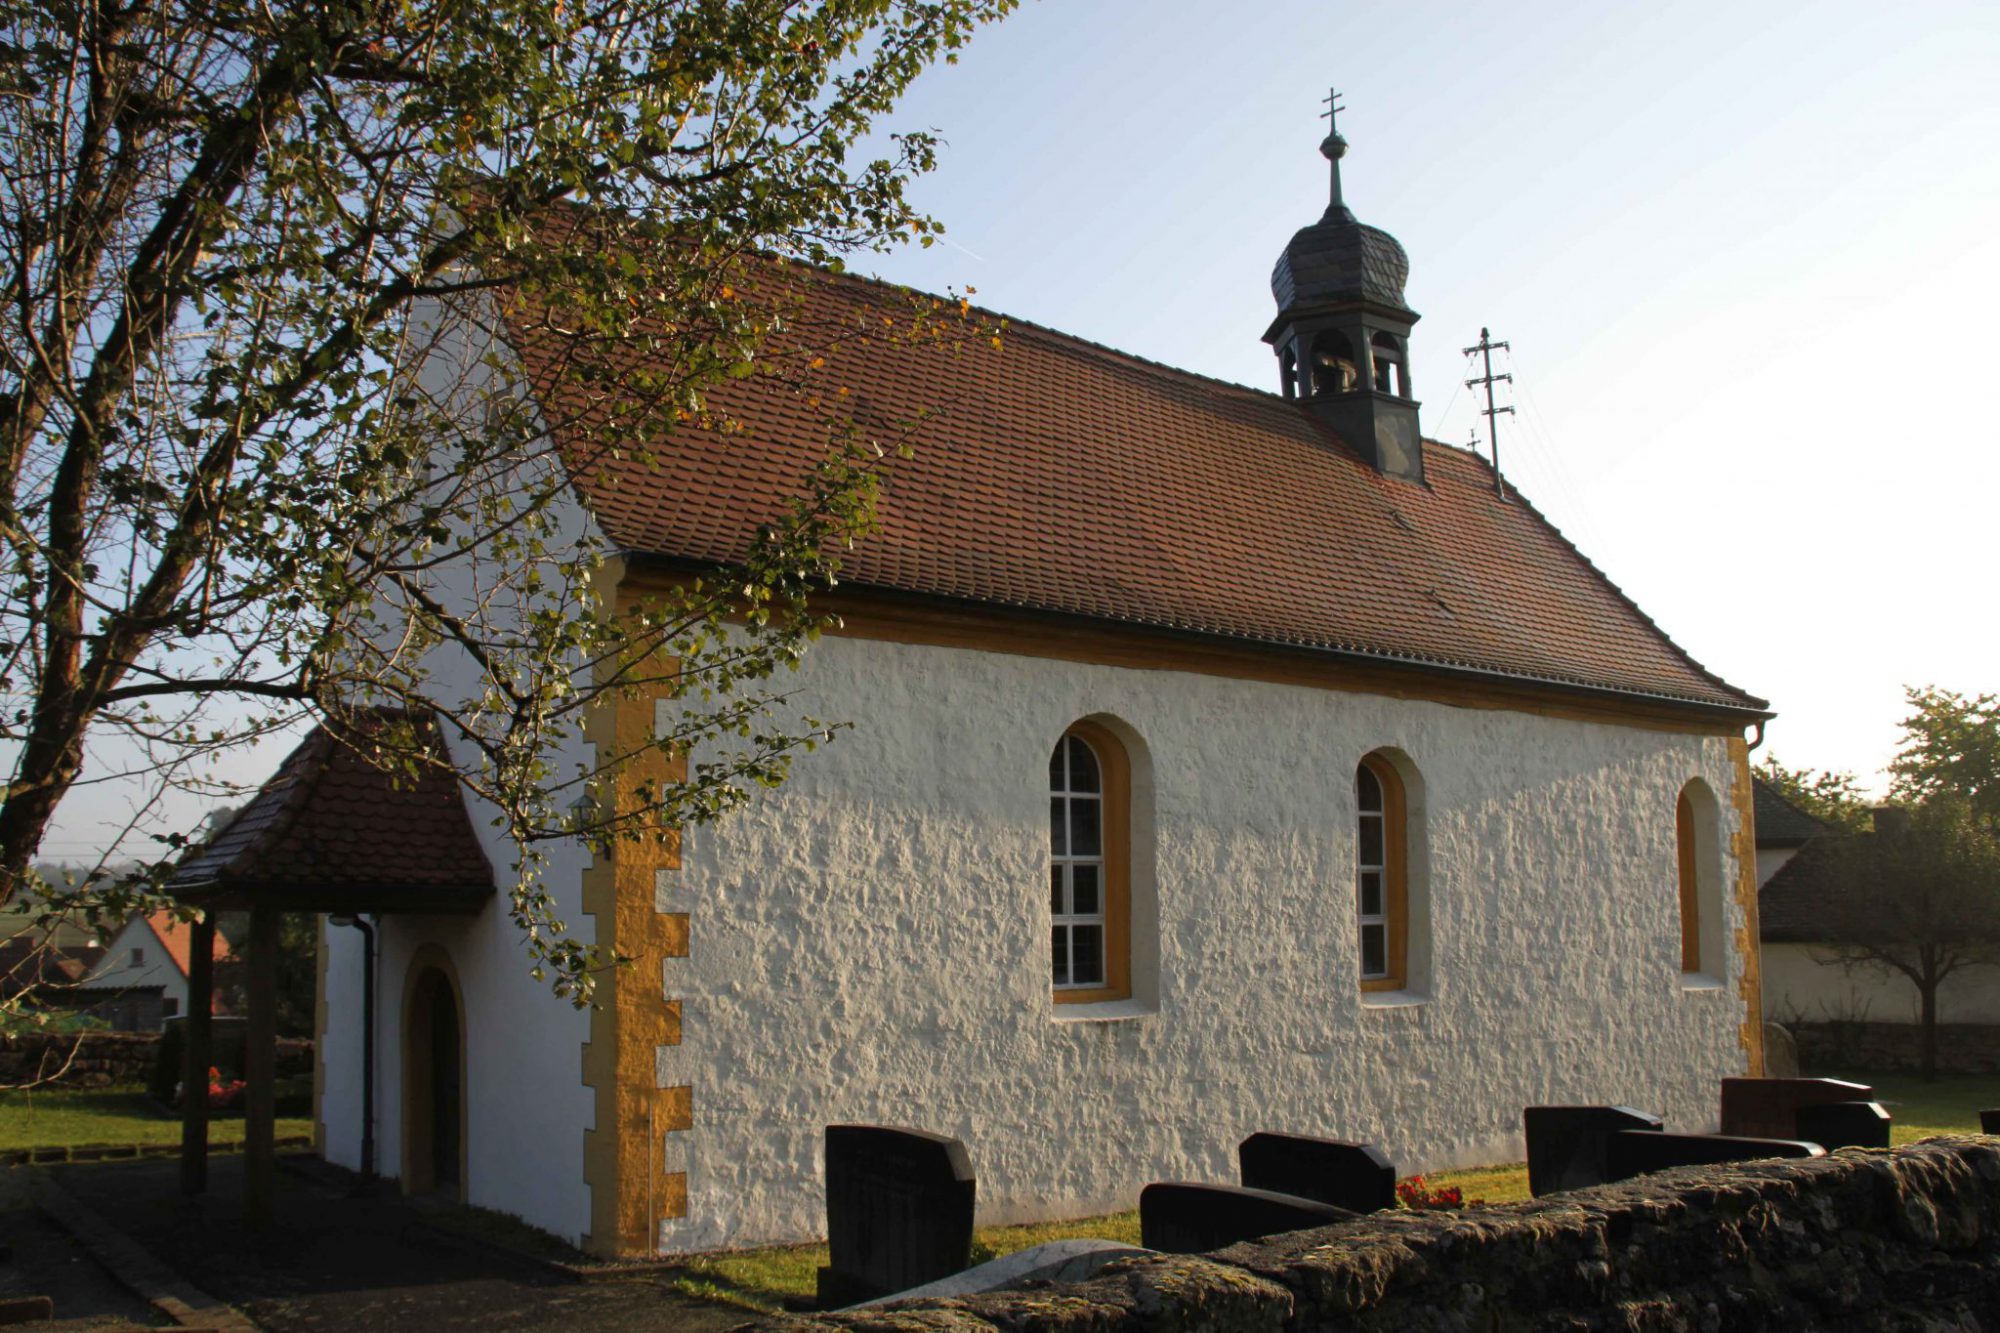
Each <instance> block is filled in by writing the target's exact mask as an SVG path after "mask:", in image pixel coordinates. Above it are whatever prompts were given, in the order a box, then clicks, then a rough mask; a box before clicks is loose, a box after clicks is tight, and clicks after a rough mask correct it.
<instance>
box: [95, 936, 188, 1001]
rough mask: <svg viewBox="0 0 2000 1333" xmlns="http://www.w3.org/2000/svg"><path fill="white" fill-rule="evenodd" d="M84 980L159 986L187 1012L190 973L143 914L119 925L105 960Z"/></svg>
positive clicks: (99, 983) (111, 985)
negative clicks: (138, 954) (137, 953)
mask: <svg viewBox="0 0 2000 1333" xmlns="http://www.w3.org/2000/svg"><path fill="white" fill-rule="evenodd" d="M134 949H138V950H140V951H141V957H140V961H139V962H137V963H134V962H133V961H132V951H133V950H134ZM83 984H84V985H86V986H91V987H101V988H105V989H112V988H115V989H119V990H131V989H134V988H138V987H150V986H158V987H159V988H160V998H161V999H162V1000H172V1001H173V1002H174V1006H173V1011H174V1013H176V1014H185V1013H186V1012H187V974H186V973H185V972H182V971H181V969H180V964H178V963H176V962H175V961H174V959H173V955H172V954H170V953H168V952H167V946H166V945H165V944H164V943H162V942H161V940H160V937H159V934H158V933H157V932H156V931H155V930H154V929H153V927H152V924H151V923H150V922H148V921H147V920H146V918H144V917H143V916H135V917H132V918H131V919H129V920H128V921H126V922H125V924H124V925H122V926H120V927H119V928H118V933H117V934H116V935H113V936H112V937H111V940H110V942H109V943H108V944H106V945H105V946H104V960H103V961H102V962H101V963H99V964H98V966H97V970H96V971H94V972H92V973H91V974H90V976H89V978H88V979H87V980H86V981H85V982H84V983H83Z"/></svg>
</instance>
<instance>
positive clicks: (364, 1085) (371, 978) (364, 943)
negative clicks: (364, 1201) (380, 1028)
mask: <svg viewBox="0 0 2000 1333" xmlns="http://www.w3.org/2000/svg"><path fill="white" fill-rule="evenodd" d="M328 920H330V921H331V922H332V923H333V924H334V925H336V926H352V927H354V928H355V929H356V930H358V931H360V932H361V1184H360V1188H359V1189H358V1190H357V1191H356V1193H359V1194H372V1193H374V1192H375V927H374V926H373V925H372V924H370V923H369V922H368V920H367V919H366V918H364V917H362V916H361V915H360V914H359V913H356V914H355V915H353V916H336V917H329V918H328Z"/></svg>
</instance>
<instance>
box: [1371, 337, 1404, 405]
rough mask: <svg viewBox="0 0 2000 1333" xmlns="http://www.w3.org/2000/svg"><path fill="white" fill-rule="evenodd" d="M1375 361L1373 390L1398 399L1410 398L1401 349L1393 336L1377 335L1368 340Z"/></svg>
mask: <svg viewBox="0 0 2000 1333" xmlns="http://www.w3.org/2000/svg"><path fill="white" fill-rule="evenodd" d="M1370 344H1371V346H1372V348H1373V351H1374V359H1375V388H1376V390H1377V391H1378V392H1381V393H1393V394H1395V395H1396V396H1397V397H1398V398H1408V397H1409V396H1410V380H1409V375H1408V373H1407V372H1406V371H1405V370H1404V369H1403V349H1402V348H1401V347H1400V346H1398V345H1397V343H1396V339H1395V337H1394V336H1393V335H1391V334H1387V333H1378V334H1376V335H1375V336H1374V338H1372V339H1370Z"/></svg>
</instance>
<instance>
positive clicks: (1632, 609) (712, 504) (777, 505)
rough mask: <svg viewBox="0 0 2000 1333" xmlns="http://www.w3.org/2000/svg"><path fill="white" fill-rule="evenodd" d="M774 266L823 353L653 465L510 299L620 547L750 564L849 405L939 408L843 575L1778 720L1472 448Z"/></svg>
mask: <svg viewBox="0 0 2000 1333" xmlns="http://www.w3.org/2000/svg"><path fill="white" fill-rule="evenodd" d="M782 282H783V284H784V286H785V288H786V289H787V290H788V291H789V292H790V293H791V294H792V296H793V297H794V298H795V299H796V300H797V301H798V302H799V306H798V309H797V311H796V313H795V314H794V315H793V316H792V318H791V319H790V321H789V327H788V330H787V332H786V334H784V335H783V336H782V337H781V339H780V340H779V343H778V345H777V346H776V347H775V348H774V351H776V352H778V353H780V354H782V352H783V351H784V350H785V349H786V345H787V344H789V346H790V347H791V348H792V350H796V349H797V348H799V347H806V348H812V349H814V350H816V351H819V352H820V355H821V356H823V359H824V364H823V365H819V366H817V367H816V368H815V369H813V370H812V371H811V372H809V374H808V375H807V376H806V378H805V380H804V381H803V382H799V381H797V380H792V381H790V382H788V381H787V380H786V379H781V378H780V377H777V376H766V375H755V376H752V377H750V378H748V379H744V380H740V381H731V382H727V383H724V384H723V385H721V386H720V387H718V388H717V389H716V390H715V391H714V392H713V393H712V395H711V396H710V400H709V406H710V407H711V409H712V410H714V411H715V412H716V413H718V414H722V415H726V416H727V417H729V418H733V419H734V422H735V423H737V424H738V425H740V428H741V429H740V431H739V432H735V433H728V432H723V431H719V430H714V429H703V428H698V427H692V426H689V427H683V428H681V429H679V430H677V431H675V432H674V433H673V434H672V435H671V436H670V437H669V438H668V439H667V440H666V441H665V443H664V444H663V445H661V446H659V447H657V448H656V449H654V450H653V451H652V452H653V455H654V456H653V457H652V458H651V459H649V460H646V461H639V460H637V459H633V458H629V457H628V458H623V459H616V460H609V461H604V460H594V461H592V462H591V463H589V464H588V465H584V464H582V463H581V462H579V460H581V459H583V458H585V457H586V456H588V450H589V448H590V438H589V431H590V427H591V425H592V423H593V421H594V420H595V418H596V413H595V412H594V411H593V410H592V409H591V408H589V407H588V406H584V405H583V403H584V400H583V398H582V397H581V394H582V391H581V390H579V389H577V388H576V387H575V386H574V384H573V382H572V381H571V380H570V379H569V378H568V377H567V375H566V371H565V369H564V368H565V367H566V366H568V365H569V364H570V358H571V357H572V356H573V355H574V353H573V351H572V349H571V348H570V347H569V345H568V344H567V341H566V337H565V335H564V334H563V333H562V332H560V331H559V329H558V328H557V325H559V323H560V321H550V320H547V319H546V318H545V316H544V315H543V314H542V313H541V312H540V311H539V310H538V309H535V308H525V309H523V308H518V307H517V308H515V309H513V310H511V311H510V314H509V317H508V324H507V328H506V330H505V336H506V337H507V338H508V340H509V341H510V342H511V344H512V345H513V347H514V348H515V350H516V351H517V353H518V354H519V355H520V356H521V358H522V361H523V364H524V366H525V368H526V371H527V375H528V379H529V382H530V384H531V386H532V387H533V388H534V390H535V392H536V393H537V396H538V399H539V401H540V402H541V403H542V404H543V406H544V409H545V411H546V413H547V415H548V416H549V418H550V419H551V421H553V422H556V423H558V425H557V430H558V435H559V436H561V437H566V438H564V440H563V442H564V445H565V448H566V449H567V450H568V452H569V456H570V458H571V460H572V475H573V477H574V479H575V482H576V485H577V488H578V490H579V492H580V493H581V495H582V497H583V499H584V500H585V502H586V503H587V504H588V506H589V507H590V509H591V510H592V511H593V512H594V513H595V515H596V516H597V518H598V520H599V522H600V523H601V524H602V526H603V528H604V530H605V532H606V534H607V535H608V537H609V538H610V539H611V540H612V541H613V542H615V543H616V544H618V545H619V546H620V547H621V548H623V549H625V550H626V551H628V552H638V553H645V554H647V555H651V556H658V557H665V558H667V559H669V560H675V561H687V562H705V563H728V562H730V561H732V560H735V559H739V558H740V557H741V555H742V554H743V552H744V551H745V550H746V549H747V544H748V542H749V541H750V539H751V537H752V534H753V533H754V532H755V530H756V528H757V525H758V524H759V523H761V522H764V521H766V520H768V519H770V518H772V517H774V516H775V515H776V514H778V513H779V512H780V511H781V509H782V507H783V506H784V505H785V503H786V502H787V500H788V499H789V498H790V497H792V496H793V495H794V494H796V493H797V491H798V489H799V487H800V485H801V482H802V479H804V478H805V477H806V476H807V474H808V472H809V470H810V468H811V466H812V465H813V463H814V462H815V461H816V460H817V459H819V458H820V457H821V456H822V455H823V454H824V453H825V451H826V449H827V447H828V444H829V438H830V437H829V432H828V429H827V427H826V424H825V418H826V415H827V411H828V410H829V408H828V406H827V405H830V404H838V406H839V407H840V408H842V409H843V410H846V411H849V412H851V413H852V416H853V418H854V420H855V422H856V423H857V424H858V425H859V426H860V427H861V428H862V429H863V430H864V431H866V432H867V433H868V434H869V435H870V436H872V437H874V438H876V439H879V440H884V441H890V440H901V439H903V438H904V437H905V433H906V426H907V423H909V422H911V421H915V420H918V419H919V418H925V419H924V420H923V421H922V424H921V425H920V426H918V427H916V428H915V430H914V433H911V434H909V437H908V438H909V440H910V443H911V445H912V447H913V449H914V454H913V455H912V456H911V457H908V458H892V459H890V460H889V461H888V462H887V463H886V464H885V466H884V475H885V481H884V485H883V488H882V492H881V499H880V504H879V516H880V520H881V530H880V531H879V532H877V533H874V534H871V535H869V536H867V537H865V538H863V539H862V540H861V541H860V542H859V543H858V544H857V546H856V549H855V550H854V551H853V552H852V553H851V555H849V556H848V557H846V559H845V563H844V568H843V570H842V581H843V583H844V584H846V585H847V586H848V587H850V588H853V587H855V586H856V585H859V586H861V587H862V588H872V589H879V590H886V591H891V592H896V593H904V594H917V595H921V596H927V597H935V598H947V599H954V600H957V601H961V602H969V603H975V604H986V605H991V606H996V607H1010V608H1025V609H1029V610H1033V611H1039V612H1047V613H1058V614H1062V615H1070V616H1079V617H1086V618H1090V619H1093V620H1098V621H1103V622H1114V623H1119V624H1124V625H1131V626H1144V627H1150V628H1153V629H1159V630H1168V631H1178V632H1187V633H1194V634H1198V635H1206V636H1220V637H1223V638H1227V639H1231V640H1236V641H1248V642H1251V643H1258V644H1269V645H1278V646H1284V647H1287V648H1295V649H1307V650H1321V651H1333V652H1338V653H1342V654H1351V655H1356V656H1360V657H1364V658H1370V659H1378V660H1384V661H1388V662H1401V663H1411V664H1423V665H1426V666H1430V667H1443V668H1447V669H1452V670H1458V671H1466V672H1473V673H1479V674H1493V675H1499V676H1502V677H1508V678H1514V679H1519V680H1524V681H1529V682H1540V683H1544V684H1549V685H1555V686H1560V687H1568V688H1577V689H1584V690H1591V691H1609V692H1612V693H1615V694H1622V695H1637V696H1646V697H1649V698H1651V699H1655V700H1666V701H1670V702H1674V703H1682V704H1688V705H1694V706H1698V707H1702V708H1705V709H1722V710H1727V711H1729V712H1738V711H1741V712H1744V713H1754V714H1757V715H1760V716H1761V715H1763V714H1764V701H1763V700H1761V699H1758V698H1755V697H1753V696H1751V695H1749V694H1746V693H1745V692H1743V691H1742V690H1739V689H1737V688H1736V687H1734V686H1732V685H1730V684H1728V683H1727V682H1725V681H1723V680H1722V679H1720V678H1719V677H1717V676H1716V675H1714V674H1713V673H1711V672H1709V671H1707V670H1706V669H1704V668H1703V667H1702V666H1701V665H1700V664H1699V663H1697V662H1696V661H1694V660H1693V659H1692V658H1691V657H1689V656H1688V655H1687V654H1686V653H1685V652H1683V651H1682V650H1681V649H1680V648H1679V647H1678V646H1676V645H1675V644H1674V643H1673V642H1672V641H1671V640H1669V639H1668V638H1667V636H1666V635H1665V634H1664V633H1663V632H1662V631H1661V630H1660V629H1659V628H1658V627H1657V626H1656V625H1654V624H1653V622H1652V621H1651V620H1650V619H1648V618H1647V616H1646V615H1645V614H1644V613H1643V612H1641V611H1640V610H1639V609H1638V607H1637V606H1635V605H1634V604H1633V603H1632V602H1631V601H1630V600H1629V599H1628V598H1626V597H1625V596H1624V594H1623V593H1621V592H1620V591H1619V590H1618V589H1617V588H1616V587H1615V586H1613V585H1612V584H1611V582H1610V581H1609V580H1608V579H1606V578H1605V577H1604V576H1603V575H1602V574H1601V573H1600V572H1599V571H1598V570H1597V569H1596V568H1594V567H1593V566H1592V565H1591V564H1590V562H1589V561H1587V560H1586V559H1585V558H1584V557H1583V556H1582V555H1581V554H1580V553H1579V552H1578V551H1577V550H1576V548H1575V547H1573V546H1572V545H1570V543H1569V542H1568V541H1567V540H1565V539H1564V538H1563V536H1562V535H1561V534H1560V533H1558V532H1557V531H1556V530H1555V529H1554V528H1553V527H1552V526H1551V525H1550V524H1549V523H1548V522H1547V520H1545V519H1544V518H1543V517H1542V516H1541V515H1540V514H1539V513H1537V512H1536V511H1535V509H1534V508H1533V507H1532V506H1531V505H1529V504H1527V503H1526V502H1525V501H1521V500H1519V499H1518V498H1516V499H1514V500H1513V501H1512V502H1503V501H1502V500H1500V499H1499V498H1497V497H1496V496H1495V494H1494V487H1493V477H1492V474H1491V472H1490V471H1489V469H1488V468H1487V467H1486V465H1485V464H1484V462H1483V461H1481V460H1480V459H1478V458H1477V457H1475V456H1473V455H1471V454H1468V453H1466V452H1464V451H1461V450H1458V449H1453V448H1449V447H1446V446H1443V445H1439V444H1437V443H1434V442H1428V441H1427V442H1426V443H1425V445H1424V472H1425V475H1426V478H1427V481H1426V482H1425V483H1424V484H1421V485H1419V484H1412V483H1409V482H1405V481H1401V480H1397V479H1394V478H1389V477H1384V476H1382V475H1380V474H1378V473H1377V472H1375V471H1374V469H1373V468H1371V467H1370V466H1368V465H1367V464H1366V463H1365V462H1363V461H1362V459H1361V458H1360V457H1359V456H1358V455H1356V454H1355V453H1354V452H1352V451H1351V450H1349V449H1348V448H1347V447H1346V446H1345V445H1343V444H1342V443H1341V441H1340V440H1339V439H1338V438H1336V437H1335V436H1334V435H1333V434H1332V432H1331V431H1330V430H1329V429H1328V428H1327V427H1326V426H1324V425H1323V424H1321V423H1320V422H1319V421H1317V420H1316V419H1315V418H1314V417H1313V416H1312V415H1310V414H1309V413H1308V412H1307V411H1306V410H1305V409H1304V408H1303V407H1301V406H1300V405H1299V404H1297V403H1294V402H1290V401H1287V400H1286V399H1284V398H1282V397H1279V396H1278V395H1276V394H1271V393H1261V392H1257V391H1255V390H1251V389H1247V388H1244V387H1241V386H1239V385H1235V384H1228V383H1224V382H1221V381H1217V380H1213V379H1208V378H1204V377H1202V376H1199V375H1194V374H1190V373H1188V372H1185V371H1180V370H1175V369H1171V368H1169V367H1166V366H1161V365H1157V364H1154V363H1151V362H1147V361H1144V360H1141V359H1139V358H1137V357H1133V356H1128V355H1125V354H1122V353H1119V352H1115V351H1111V350H1109V349H1107V348H1104V347H1100V346H1097V345H1095V344H1092V343H1089V342H1085V341H1083V340H1081V339H1078V338H1074V337H1070V336H1067V335H1064V334H1061V333H1057V332H1054V331H1052V330H1048V329H1044V328H1039V327H1036V326H1034V325H1028V324H1020V323H1015V324H1013V325H1011V327H1009V328H1008V329H1007V331H1006V333H1005V335H1004V337H1003V339H1002V342H1001V345H1000V346H999V347H997V348H995V347H993V346H990V345H989V344H988V343H987V342H986V341H984V340H983V339H973V340H969V341H967V342H965V344H964V345H962V346H957V345H952V344H948V343H942V342H933V341H925V340H917V341H915V342H914V343H912V342H911V341H909V340H902V341H899V340H897V339H894V338H892V337H890V336H887V335H886V334H885V333H884V330H885V328H887V327H888V326H889V325H891V324H896V325H904V324H907V323H908V322H909V319H910V313H911V309H912V305H913V303H916V304H927V303H928V302H929V301H930V298H925V297H922V296H921V295H920V294H916V293H912V292H909V291H907V290H906V289H901V288H896V287H892V286H888V285H886V284H881V283H875V282H870V281H866V280H862V279H856V278H852V277H846V276H836V275H832V274H828V273H824V272H820V271H817V270H810V269H803V268H790V269H787V270H785V271H784V276H783V278H782ZM946 309H947V310H948V311H949V310H950V309H951V307H946ZM974 313H975V317H976V316H977V315H979V314H981V313H983V312H974ZM987 317H988V318H990V319H992V320H994V321H998V319H999V318H1000V317H999V316H987ZM821 349H823V350H821ZM774 359H783V358H782V355H780V356H779V357H776V358H774ZM843 389H845V390H846V391H847V392H846V394H845V395H842V394H841V393H840V391H841V390H843ZM815 399H818V400H819V402H820V404H821V405H820V406H815V403H814V400H815Z"/></svg>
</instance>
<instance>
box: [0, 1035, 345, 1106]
mask: <svg viewBox="0 0 2000 1333" xmlns="http://www.w3.org/2000/svg"><path fill="white" fill-rule="evenodd" d="M160 1041H161V1034H160V1033H157V1032H82V1033H78V1032H27V1033H16V1034H10V1035H4V1036H0V1087H8V1086H20V1085H22V1084H26V1083H32V1082H36V1081H38V1080H41V1079H50V1078H52V1080H53V1083H54V1085H55V1086H56V1087H61V1088H104V1087H112V1086H119V1087H124V1086H128V1085H131V1084H151V1083H152V1082H153V1072H154V1067H155V1065H156V1064H157V1062H158V1060H159V1049H160ZM237 1044H238V1046H240V1045H241V1041H240V1039H239V1040H238V1043H237ZM72 1051H74V1052H75V1057H74V1058H71V1052H72ZM175 1058H177V1059H178V1058H179V1057H178V1056H177V1057H175ZM65 1062H67V1064H65ZM57 1071H61V1073H60V1074H59V1075H58V1072H57ZM310 1072H312V1043H311V1042H310V1041H302V1040H299V1039H298V1038H295V1037H280V1038H278V1077H279V1078H288V1077H292V1076H295V1075H298V1074H305V1073H310ZM156 1091H159V1090H156ZM166 1091H171V1090H170V1089H169V1090H166ZM166 1091H159V1095H161V1096H165V1095H166Z"/></svg>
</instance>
